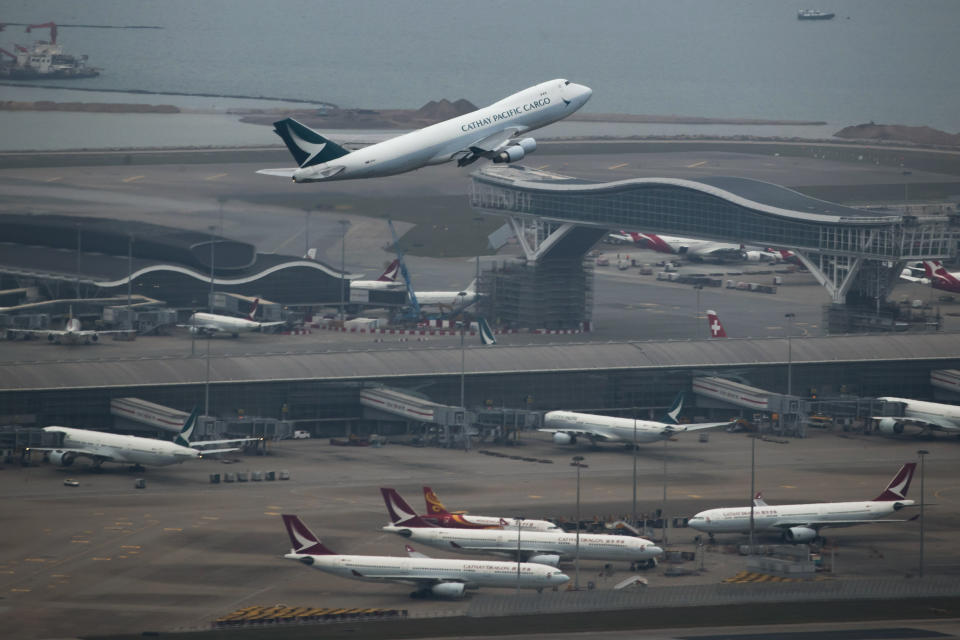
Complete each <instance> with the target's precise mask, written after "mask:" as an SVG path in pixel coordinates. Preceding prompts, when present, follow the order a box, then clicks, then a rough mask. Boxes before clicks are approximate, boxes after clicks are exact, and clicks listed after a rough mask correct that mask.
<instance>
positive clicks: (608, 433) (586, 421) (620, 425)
mask: <svg viewBox="0 0 960 640" xmlns="http://www.w3.org/2000/svg"><path fill="white" fill-rule="evenodd" d="M682 408H683V393H679V394H677V397H676V399H675V400H674V401H673V405H671V407H670V409H669V410H668V411H667V414H666V416H664V418H663V421H661V422H657V421H655V420H634V419H632V418H614V417H611V416H601V415H596V414H593V413H575V412H573V411H548V412H547V413H546V414H545V415H544V416H543V424H544V425H546V426H547V427H548V428H545V429H537V431H544V432H546V433H552V434H553V441H554V442H555V443H556V444H576V443H577V438H580V437H582V438H588V439H589V440H590V442H591V443H593V444H596V443H598V442H622V443H624V444H627V445H630V444H632V443H634V442H636V443H637V444H646V443H648V442H657V441H659V440H669V439H670V438H672V437H673V436H675V435H676V434H678V433H684V432H686V431H699V430H701V429H714V428H716V427H725V426H728V425H730V424H731V423H732V420H727V421H725V422H700V423H693V424H679V423H678V422H677V416H679V415H680V410H681V409H682Z"/></svg>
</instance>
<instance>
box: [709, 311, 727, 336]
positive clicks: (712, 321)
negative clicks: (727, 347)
mask: <svg viewBox="0 0 960 640" xmlns="http://www.w3.org/2000/svg"><path fill="white" fill-rule="evenodd" d="M707 326H708V327H710V337H711V338H726V337H727V332H726V331H725V330H724V328H723V325H722V324H721V323H720V318H719V316H717V312H716V311H713V310H709V311H707Z"/></svg>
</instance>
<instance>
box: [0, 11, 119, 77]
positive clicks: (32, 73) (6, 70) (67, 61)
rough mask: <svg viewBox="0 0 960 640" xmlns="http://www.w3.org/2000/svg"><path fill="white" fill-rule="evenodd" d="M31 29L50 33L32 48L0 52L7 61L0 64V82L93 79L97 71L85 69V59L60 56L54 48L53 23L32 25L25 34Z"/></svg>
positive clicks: (55, 47) (15, 46) (58, 50)
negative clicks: (3, 79) (47, 38)
mask: <svg viewBox="0 0 960 640" xmlns="http://www.w3.org/2000/svg"><path fill="white" fill-rule="evenodd" d="M34 29H49V30H50V40H49V42H48V41H46V40H38V41H37V42H35V43H33V46H32V47H30V48H28V47H22V46H20V45H18V44H15V45H14V50H15V53H11V52H9V51H7V50H6V49H0V53H2V54H3V55H5V56H6V57H7V59H5V61H4V62H0V78H7V79H10V80H40V79H43V80H46V79H64V78H94V77H96V76H98V75H100V70H99V69H97V68H96V67H91V66H88V65H87V56H85V55H81V56H75V55H71V54H68V53H64V52H63V47H62V46H61V45H59V44H57V25H56V24H54V23H53V22H45V23H43V24H31V25H28V26H27V33H30V32H31V31H33V30H34Z"/></svg>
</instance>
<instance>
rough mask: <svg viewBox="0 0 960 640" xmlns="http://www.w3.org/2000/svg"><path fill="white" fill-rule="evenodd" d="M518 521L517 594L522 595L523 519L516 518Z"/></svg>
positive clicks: (520, 517)
mask: <svg viewBox="0 0 960 640" xmlns="http://www.w3.org/2000/svg"><path fill="white" fill-rule="evenodd" d="M514 520H516V521H517V593H520V531H522V530H523V517H522V516H517V517H516V518H514Z"/></svg>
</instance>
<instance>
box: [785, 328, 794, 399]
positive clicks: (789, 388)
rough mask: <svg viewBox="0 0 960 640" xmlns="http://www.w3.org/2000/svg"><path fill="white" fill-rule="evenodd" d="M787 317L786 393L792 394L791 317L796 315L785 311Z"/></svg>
mask: <svg viewBox="0 0 960 640" xmlns="http://www.w3.org/2000/svg"><path fill="white" fill-rule="evenodd" d="M783 317H784V318H786V319H787V395H788V396H792V395H793V343H792V342H791V341H790V340H791V338H793V319H794V318H796V317H797V314H795V313H785V314H784V315H783Z"/></svg>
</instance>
